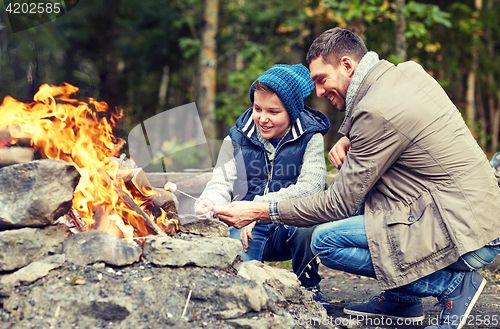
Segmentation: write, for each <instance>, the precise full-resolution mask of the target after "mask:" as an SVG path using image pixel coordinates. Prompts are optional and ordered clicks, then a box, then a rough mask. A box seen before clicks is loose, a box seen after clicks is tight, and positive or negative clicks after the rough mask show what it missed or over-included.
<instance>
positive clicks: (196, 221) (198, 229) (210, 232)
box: [179, 215, 229, 238]
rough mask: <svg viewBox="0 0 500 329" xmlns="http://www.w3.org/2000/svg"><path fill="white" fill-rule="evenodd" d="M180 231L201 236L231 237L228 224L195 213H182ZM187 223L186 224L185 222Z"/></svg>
mask: <svg viewBox="0 0 500 329" xmlns="http://www.w3.org/2000/svg"><path fill="white" fill-rule="evenodd" d="M179 223H180V225H179V231H180V232H184V233H191V234H197V235H201V236H212V237H221V238H227V237H229V227H228V226H227V224H225V223H223V222H221V221H220V220H217V219H209V218H204V217H198V216H194V215H187V216H186V215H181V216H180V217H179ZM184 223H186V224H184Z"/></svg>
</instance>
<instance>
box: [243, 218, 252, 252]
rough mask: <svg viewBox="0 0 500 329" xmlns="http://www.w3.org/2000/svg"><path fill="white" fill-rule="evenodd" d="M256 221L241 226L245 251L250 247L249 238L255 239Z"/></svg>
mask: <svg viewBox="0 0 500 329" xmlns="http://www.w3.org/2000/svg"><path fill="white" fill-rule="evenodd" d="M255 223H256V222H252V223H250V224H248V225H247V226H245V227H242V228H241V231H240V240H241V243H242V244H243V250H245V252H247V251H248V248H249V247H250V246H249V245H248V239H250V240H251V241H253V236H252V230H253V228H254V227H255Z"/></svg>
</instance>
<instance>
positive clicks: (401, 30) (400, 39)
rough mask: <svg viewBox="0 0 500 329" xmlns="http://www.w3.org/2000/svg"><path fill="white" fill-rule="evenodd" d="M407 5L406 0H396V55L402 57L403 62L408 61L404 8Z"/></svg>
mask: <svg viewBox="0 0 500 329" xmlns="http://www.w3.org/2000/svg"><path fill="white" fill-rule="evenodd" d="M405 7H406V3H405V0H396V23H395V24H394V34H395V35H394V41H395V52H394V55H396V57H398V58H399V59H401V60H402V61H403V62H404V61H406V36H405V32H406V17H405V15H404V10H403V9H404V8H405Z"/></svg>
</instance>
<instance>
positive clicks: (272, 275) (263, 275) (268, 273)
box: [235, 260, 300, 303]
mask: <svg viewBox="0 0 500 329" xmlns="http://www.w3.org/2000/svg"><path fill="white" fill-rule="evenodd" d="M235 268H236V269H237V270H238V275H239V276H242V277H244V278H245V279H248V280H255V281H257V282H258V283H267V284H269V285H270V286H272V287H275V289H277V290H278V291H279V292H280V293H281V294H282V295H283V297H284V298H285V299H286V300H288V301H290V302H293V303H297V302H299V301H298V300H297V299H298V296H299V290H300V282H299V280H298V279H297V276H296V275H295V274H294V273H292V272H290V271H288V270H285V269H282V268H274V267H271V266H269V265H265V264H263V263H261V262H259V261H257V260H251V261H248V262H243V263H239V264H237V265H236V266H235Z"/></svg>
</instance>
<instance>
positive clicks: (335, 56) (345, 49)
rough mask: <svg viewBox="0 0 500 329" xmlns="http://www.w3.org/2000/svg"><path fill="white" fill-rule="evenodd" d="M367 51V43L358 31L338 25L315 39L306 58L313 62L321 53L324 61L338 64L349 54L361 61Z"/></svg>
mask: <svg viewBox="0 0 500 329" xmlns="http://www.w3.org/2000/svg"><path fill="white" fill-rule="evenodd" d="M367 52H368V49H366V46H365V43H364V42H363V40H361V38H360V37H359V36H358V35H357V34H356V33H354V32H351V31H349V30H346V29H342V28H340V27H336V28H333V29H330V30H327V31H325V32H323V33H322V34H321V35H320V36H319V37H317V38H316V40H314V42H313V43H312V45H311V47H309V51H308V52H307V57H306V60H307V63H309V64H311V62H312V61H313V60H314V59H316V58H318V57H319V56H320V55H321V56H322V57H323V61H325V62H326V63H329V64H332V65H334V66H337V65H339V64H340V59H341V58H342V57H343V56H349V57H351V58H352V59H353V60H355V61H357V62H358V63H359V61H361V58H363V56H364V55H365V54H366V53H367Z"/></svg>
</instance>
